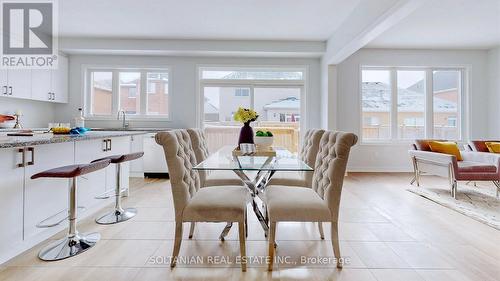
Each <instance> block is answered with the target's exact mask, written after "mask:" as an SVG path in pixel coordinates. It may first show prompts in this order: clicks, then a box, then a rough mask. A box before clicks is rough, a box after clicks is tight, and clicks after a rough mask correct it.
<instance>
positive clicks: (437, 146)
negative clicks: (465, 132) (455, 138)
mask: <svg viewBox="0 0 500 281" xmlns="http://www.w3.org/2000/svg"><path fill="white" fill-rule="evenodd" d="M429 146H430V147H431V151H432V152H439V153H444V154H450V155H454V156H455V157H457V160H458V161H462V160H463V159H462V155H461V154H460V150H459V149H458V145H457V143H455V142H451V141H430V142H429Z"/></svg>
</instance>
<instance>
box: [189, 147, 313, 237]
mask: <svg viewBox="0 0 500 281" xmlns="http://www.w3.org/2000/svg"><path fill="white" fill-rule="evenodd" d="M233 149H234V146H225V147H223V148H221V149H219V150H218V151H217V152H215V153H213V154H211V155H210V156H209V157H208V158H207V159H205V161H203V162H201V163H199V164H198V165H197V166H195V167H194V168H193V169H194V170H198V171H207V172H209V171H233V172H234V173H235V174H236V175H237V176H238V177H239V178H240V179H241V180H242V182H243V183H244V184H245V187H246V188H247V189H248V191H249V193H250V195H251V198H252V199H251V204H252V209H253V211H254V213H255V215H256V216H257V218H258V220H259V222H260V225H261V226H262V229H263V230H264V234H265V235H266V237H267V234H268V231H269V218H268V216H267V208H266V206H265V200H264V196H265V190H266V186H267V184H268V183H269V181H270V180H271V178H272V177H273V175H274V174H275V173H276V172H280V171H287V172H307V171H313V169H312V168H311V167H309V166H308V165H307V164H306V163H305V162H304V161H302V160H300V159H299V158H297V156H296V155H295V154H293V153H292V152H290V151H288V150H286V149H284V148H279V147H274V148H273V149H274V151H275V152H276V155H272V156H271V155H268V156H265V155H261V154H259V153H257V154H256V155H255V154H254V155H241V156H236V155H233ZM261 208H262V210H261ZM263 213H264V214H265V215H263ZM231 227H232V223H227V225H226V227H225V228H224V230H223V231H222V233H221V235H220V237H219V238H220V239H221V240H224V237H226V236H227V234H228V233H229V230H230V229H231Z"/></svg>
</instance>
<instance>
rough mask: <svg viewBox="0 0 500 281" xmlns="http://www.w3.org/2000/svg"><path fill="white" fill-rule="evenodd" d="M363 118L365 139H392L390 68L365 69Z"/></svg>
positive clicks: (363, 78)
mask: <svg viewBox="0 0 500 281" xmlns="http://www.w3.org/2000/svg"><path fill="white" fill-rule="evenodd" d="M361 91H362V100H361V103H362V115H363V116H362V119H363V138H364V139H376V140H383V139H390V137H391V105H392V87H391V73H390V71H388V70H363V72H362V90H361Z"/></svg>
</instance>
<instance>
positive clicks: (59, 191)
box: [24, 142, 75, 238]
mask: <svg viewBox="0 0 500 281" xmlns="http://www.w3.org/2000/svg"><path fill="white" fill-rule="evenodd" d="M30 149H33V150H32V151H30ZM27 150H28V151H27V152H26V158H27V160H26V161H27V162H28V164H27V165H26V168H25V199H24V200H25V202H24V206H25V209H24V229H25V232H24V233H25V238H29V237H31V236H34V235H36V234H38V233H40V232H42V231H43V230H44V229H43V228H37V227H36V225H37V223H39V222H41V221H43V220H45V219H47V218H50V217H52V216H54V215H56V214H57V213H59V212H61V213H60V216H57V218H61V219H62V218H64V217H65V216H66V214H67V213H66V212H65V211H64V210H65V209H66V208H67V206H68V190H69V182H70V180H69V179H63V178H39V179H34V180H32V179H31V176H32V175H34V174H36V173H39V172H43V171H45V170H48V169H53V168H58V167H62V166H67V165H72V164H74V162H75V161H74V143H73V142H67V143H58V144H47V145H37V146H33V147H29V148H27ZM29 162H32V164H30V163H29ZM54 220H57V219H56V218H54ZM51 222H52V220H51ZM63 223H66V222H63Z"/></svg>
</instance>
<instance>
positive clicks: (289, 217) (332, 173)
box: [265, 131, 358, 270]
mask: <svg viewBox="0 0 500 281" xmlns="http://www.w3.org/2000/svg"><path fill="white" fill-rule="evenodd" d="M357 140H358V137H357V136H356V135H354V134H352V133H345V132H332V131H326V132H325V133H324V134H323V136H322V137H321V141H320V145H319V151H318V155H317V157H316V163H315V165H314V174H313V182H312V188H296V187H289V186H281V185H279V186H273V187H272V188H269V189H268V190H267V191H266V193H265V197H266V199H265V200H266V203H267V211H268V214H269V224H270V229H269V256H270V263H269V270H272V268H273V259H274V251H275V249H274V244H275V237H276V226H277V223H278V222H280V221H301V222H331V225H332V245H333V250H334V254H335V257H336V258H337V267H339V268H341V267H342V263H341V260H340V247H339V235H338V217H339V206H340V195H341V192H342V185H343V181H344V175H345V171H346V166H347V160H348V158H349V152H350V149H351V147H352V146H353V145H355V144H356V142H357Z"/></svg>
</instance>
